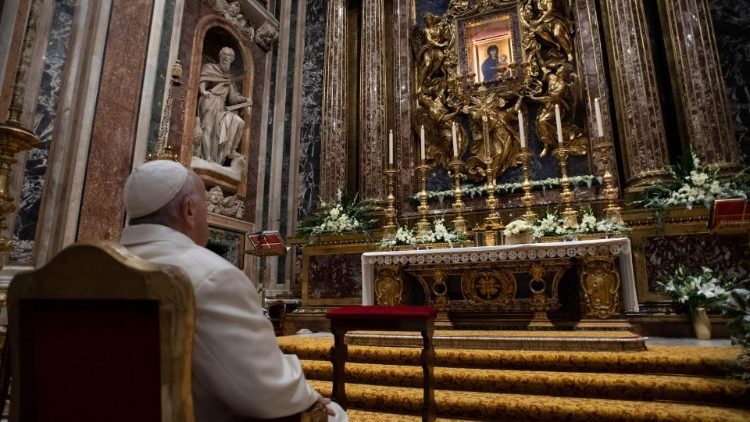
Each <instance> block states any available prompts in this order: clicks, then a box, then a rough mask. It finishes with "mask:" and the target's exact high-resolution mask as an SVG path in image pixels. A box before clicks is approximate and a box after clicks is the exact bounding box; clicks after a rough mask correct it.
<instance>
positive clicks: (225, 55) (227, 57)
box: [219, 47, 234, 72]
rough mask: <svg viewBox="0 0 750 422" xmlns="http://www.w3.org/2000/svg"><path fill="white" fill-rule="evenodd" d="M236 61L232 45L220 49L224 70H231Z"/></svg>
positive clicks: (220, 64) (220, 63)
mask: <svg viewBox="0 0 750 422" xmlns="http://www.w3.org/2000/svg"><path fill="white" fill-rule="evenodd" d="M233 61H234V50H232V49H231V48H230V47H224V48H222V49H221V51H219V66H220V67H221V70H223V71H224V72H229V68H230V67H232V62H233Z"/></svg>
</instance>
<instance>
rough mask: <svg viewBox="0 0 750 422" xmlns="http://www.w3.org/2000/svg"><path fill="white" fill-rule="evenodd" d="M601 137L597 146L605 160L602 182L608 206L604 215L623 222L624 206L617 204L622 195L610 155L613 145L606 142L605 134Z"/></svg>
mask: <svg viewBox="0 0 750 422" xmlns="http://www.w3.org/2000/svg"><path fill="white" fill-rule="evenodd" d="M599 138H600V139H599V142H598V143H597V146H596V147H595V148H596V149H597V150H599V151H601V153H602V154H601V156H602V157H603V161H604V162H603V164H604V175H603V176H602V184H603V185H604V191H603V193H604V197H605V198H607V207H606V208H604V216H605V217H606V218H608V219H609V220H611V221H613V222H615V223H617V224H623V221H622V214H620V211H621V210H622V208H620V207H618V206H617V200H618V199H619V197H620V195H619V190H618V189H617V185H615V178H614V176H612V160H610V155H609V151H610V148H612V146H611V145H607V144H605V143H604V137H603V136H600V137H599Z"/></svg>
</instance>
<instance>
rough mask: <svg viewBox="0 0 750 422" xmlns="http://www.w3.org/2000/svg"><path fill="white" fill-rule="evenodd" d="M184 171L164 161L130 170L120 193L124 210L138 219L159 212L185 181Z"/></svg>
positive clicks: (185, 174) (181, 167) (179, 166)
mask: <svg viewBox="0 0 750 422" xmlns="http://www.w3.org/2000/svg"><path fill="white" fill-rule="evenodd" d="M187 176H188V170H187V169H186V168H185V167H184V166H183V165H182V164H180V163H175V162H174V161H167V160H156V161H149V162H147V163H145V164H143V165H141V166H140V167H138V168H136V169H135V170H133V173H131V174H130V176H128V180H127V181H126V182H125V188H124V189H123V191H122V197H123V203H124V204H125V211H127V212H128V216H129V217H130V218H139V217H143V216H146V215H149V214H151V213H152V212H154V211H157V210H159V209H160V208H161V207H163V206H164V205H167V203H168V202H169V201H170V200H171V199H172V198H174V197H175V195H177V192H179V191H180V189H182V186H183V185H184V184H185V180H187Z"/></svg>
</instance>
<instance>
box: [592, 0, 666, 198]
mask: <svg viewBox="0 0 750 422" xmlns="http://www.w3.org/2000/svg"><path fill="white" fill-rule="evenodd" d="M601 3H602V5H603V6H604V7H603V14H604V18H605V19H604V22H605V27H606V31H607V32H606V37H607V44H608V49H609V53H610V63H609V65H610V69H611V74H612V85H613V89H614V94H615V108H616V110H617V114H618V123H619V128H620V142H621V143H622V145H621V147H622V148H621V149H622V151H623V155H624V158H625V177H626V181H627V186H628V187H627V189H626V191H633V190H638V189H639V188H641V187H643V186H644V185H646V184H648V183H649V182H650V181H652V180H654V179H658V178H661V177H663V176H665V175H666V174H667V172H666V170H665V167H666V166H667V165H668V164H669V154H668V152H667V144H666V134H665V130H664V120H663V117H662V105H661V102H660V100H659V91H658V88H657V85H656V71H655V69H654V63H653V61H652V57H653V56H652V52H651V46H650V43H649V33H648V23H647V21H646V15H645V12H644V8H643V1H642V0H601Z"/></svg>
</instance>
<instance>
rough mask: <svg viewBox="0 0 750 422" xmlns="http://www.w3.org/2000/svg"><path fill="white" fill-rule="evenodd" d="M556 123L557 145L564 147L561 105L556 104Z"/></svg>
mask: <svg viewBox="0 0 750 422" xmlns="http://www.w3.org/2000/svg"><path fill="white" fill-rule="evenodd" d="M555 123H556V124H557V143H558V144H560V145H562V144H563V137H562V121H560V105H558V104H555Z"/></svg>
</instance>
